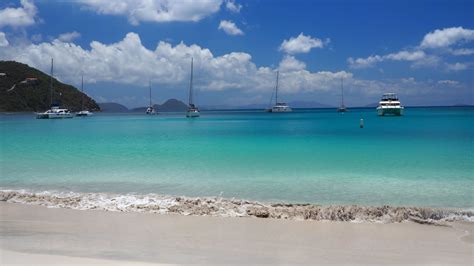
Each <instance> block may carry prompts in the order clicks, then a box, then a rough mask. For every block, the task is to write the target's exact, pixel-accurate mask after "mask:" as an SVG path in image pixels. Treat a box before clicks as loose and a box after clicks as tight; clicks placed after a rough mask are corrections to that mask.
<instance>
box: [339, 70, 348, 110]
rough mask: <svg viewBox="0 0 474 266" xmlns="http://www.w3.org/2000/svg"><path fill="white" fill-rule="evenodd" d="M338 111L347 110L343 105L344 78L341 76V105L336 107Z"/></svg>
mask: <svg viewBox="0 0 474 266" xmlns="http://www.w3.org/2000/svg"><path fill="white" fill-rule="evenodd" d="M337 111H338V112H339V113H344V112H347V108H346V106H345V105H344V80H343V79H342V78H341V106H340V107H339V108H337Z"/></svg>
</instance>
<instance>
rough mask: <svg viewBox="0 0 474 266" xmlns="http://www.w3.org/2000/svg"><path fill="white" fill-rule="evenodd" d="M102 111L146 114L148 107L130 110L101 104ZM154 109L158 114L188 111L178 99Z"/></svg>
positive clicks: (118, 105)
mask: <svg viewBox="0 0 474 266" xmlns="http://www.w3.org/2000/svg"><path fill="white" fill-rule="evenodd" d="M99 106H100V109H101V110H102V111H103V112H107V113H125V112H133V113H145V111H146V108H147V107H137V108H132V109H128V108H127V107H125V106H123V105H121V104H119V103H99ZM153 107H154V108H155V110H157V111H158V112H186V110H188V106H187V105H186V104H185V103H183V102H182V101H180V100H177V99H169V100H167V101H165V102H164V103H163V104H161V105H160V104H154V105H153Z"/></svg>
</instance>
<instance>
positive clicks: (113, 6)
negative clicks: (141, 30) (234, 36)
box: [79, 0, 222, 25]
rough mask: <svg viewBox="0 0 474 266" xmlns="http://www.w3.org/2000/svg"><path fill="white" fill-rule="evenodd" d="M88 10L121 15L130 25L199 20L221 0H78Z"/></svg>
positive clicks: (211, 11)
mask: <svg viewBox="0 0 474 266" xmlns="http://www.w3.org/2000/svg"><path fill="white" fill-rule="evenodd" d="M79 3H81V4H82V5H84V6H85V7H87V8H89V9H90V10H92V11H94V12H96V13H99V14H105V15H122V16H126V17H127V18H128V21H129V22H130V23H131V24H132V25H138V24H139V23H140V22H171V21H194V22H195V21H199V20H201V19H203V18H205V17H207V16H209V15H212V14H214V13H216V12H217V11H219V9H220V6H221V4H222V0H196V1H182V0H148V1H141V0H114V1H111V0H79Z"/></svg>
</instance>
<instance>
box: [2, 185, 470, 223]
mask: <svg viewBox="0 0 474 266" xmlns="http://www.w3.org/2000/svg"><path fill="white" fill-rule="evenodd" d="M0 201H3V202H10V203H23V204H31V205H43V206H47V207H53V208H70V209H77V210H104V211H120V212H145V213H160V214H167V213H176V214H183V215H200V216H220V217H258V218H274V219H292V220H315V221H350V222H383V223H393V222H403V221H413V222H417V223H423V224H442V223H443V222H452V221H469V222H474V211H472V210H460V209H448V208H426V207H394V206H375V207H370V206H359V205H330V206H322V205H315V204H283V203H263V202H257V201H247V200H239V199H226V198H220V197H174V196H166V195H158V194H147V195H136V194H125V195H123V194H122V195H121V194H109V193H77V192H50V191H43V192H34V191H28V190H0Z"/></svg>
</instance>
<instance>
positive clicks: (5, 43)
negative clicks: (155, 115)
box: [0, 0, 474, 108]
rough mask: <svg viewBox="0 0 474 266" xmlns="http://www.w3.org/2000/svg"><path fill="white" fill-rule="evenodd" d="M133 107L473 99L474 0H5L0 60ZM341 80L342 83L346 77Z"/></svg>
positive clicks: (458, 101) (0, 14) (1, 12)
mask: <svg viewBox="0 0 474 266" xmlns="http://www.w3.org/2000/svg"><path fill="white" fill-rule="evenodd" d="M51 58H54V62H55V64H54V69H55V73H54V76H55V77H56V78H58V79H59V80H61V81H62V82H65V83H69V84H72V85H75V86H76V87H79V86H80V82H81V75H84V82H85V85H84V88H85V91H86V93H87V94H88V95H90V96H91V97H93V98H94V99H95V100H96V101H97V102H117V103H121V104H124V105H126V106H127V107H129V108H132V107H139V106H145V105H147V103H148V85H149V83H150V82H151V84H152V94H153V102H154V103H162V102H163V101H165V100H166V99H169V98H176V99H179V100H183V101H185V102H186V101H187V92H188V88H189V77H190V64H191V58H194V88H195V91H196V92H195V100H196V103H197V105H198V106H199V105H200V106H231V107H232V106H245V105H251V104H265V105H266V104H269V101H270V98H271V96H272V92H273V90H274V89H275V83H276V72H277V71H279V73H280V75H279V77H280V83H279V98H280V99H281V100H282V101H287V102H295V101H306V102H319V103H322V104H327V105H331V106H338V105H339V104H340V98H341V83H342V82H343V83H344V98H345V103H346V105H348V106H364V105H367V104H373V103H375V102H378V101H379V99H380V97H381V95H382V94H383V93H384V92H396V93H398V95H399V97H400V99H401V102H402V104H404V105H410V106H426V105H456V104H474V93H473V92H474V80H473V76H474V75H473V74H474V71H473V69H474V0H471V1H464V0H449V1H444V0H433V1H428V0H417V1H413V0H412V1H407V0H397V1H391V0H387V1H376V0H364V1H356V0H353V1H341V0H334V1H330V0H312V1H310V0H306V1H305V0H253V1H243V0H197V1H191V0H143V1H140V0H114V1H109V0H70V1H68V0H57V1H56V0H36V1H34V0H21V1H17V0H2V1H0V60H15V61H18V62H22V63H26V64H28V65H30V66H32V67H35V68H38V69H40V70H42V71H44V72H46V73H49V69H50V62H51ZM341 81H342V82H341Z"/></svg>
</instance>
